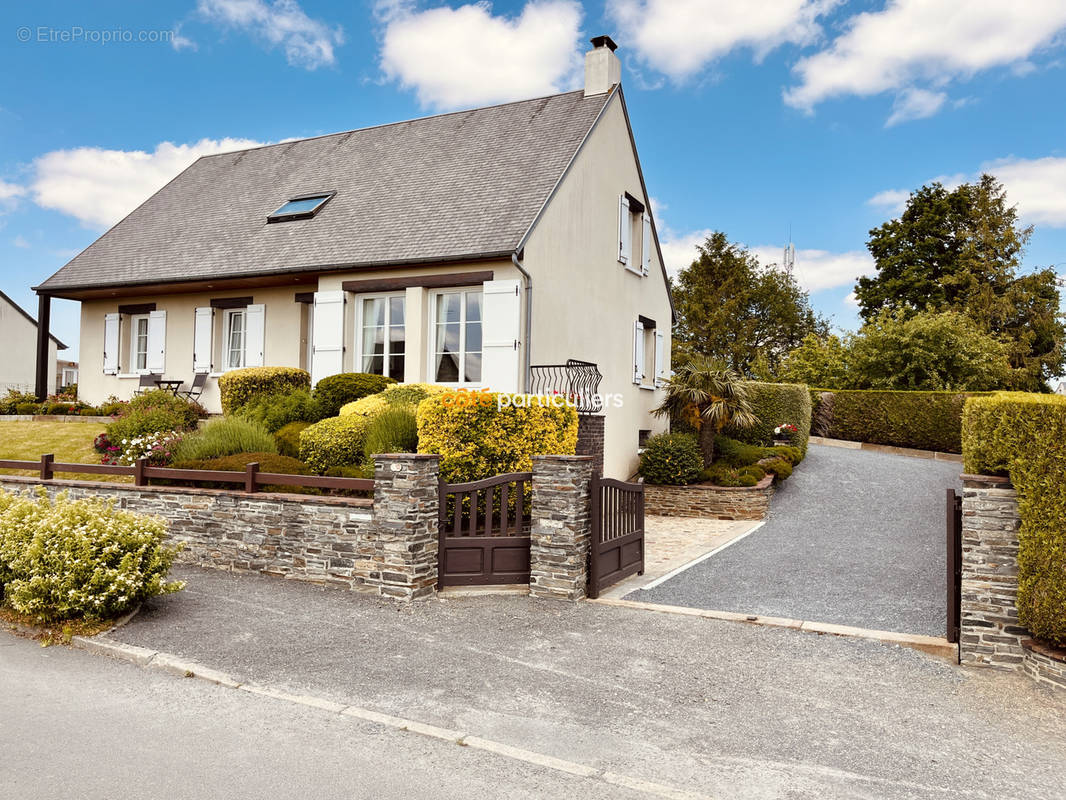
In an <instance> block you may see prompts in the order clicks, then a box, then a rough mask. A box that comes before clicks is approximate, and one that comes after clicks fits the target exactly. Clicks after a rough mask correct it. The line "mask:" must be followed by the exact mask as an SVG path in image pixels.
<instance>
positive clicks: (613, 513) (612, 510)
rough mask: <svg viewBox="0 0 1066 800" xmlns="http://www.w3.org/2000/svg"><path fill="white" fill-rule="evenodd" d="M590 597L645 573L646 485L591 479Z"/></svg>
mask: <svg viewBox="0 0 1066 800" xmlns="http://www.w3.org/2000/svg"><path fill="white" fill-rule="evenodd" d="M591 493H592V545H591V547H590V549H589V590H588V595H589V597H592V598H596V597H599V596H600V592H601V591H602V590H604V589H606V588H607V587H608V586H611V585H612V584H615V583H618V581H620V580H622V579H623V578H628V577H629V576H630V575H633V574H634V573H636V574H638V575H643V574H644V484H643V483H626V482H625V481H617V480H614V479H613V478H601V477H599V476H593V478H592V486H591Z"/></svg>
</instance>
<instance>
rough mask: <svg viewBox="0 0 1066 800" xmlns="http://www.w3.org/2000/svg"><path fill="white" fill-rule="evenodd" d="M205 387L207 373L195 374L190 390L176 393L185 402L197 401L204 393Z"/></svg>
mask: <svg viewBox="0 0 1066 800" xmlns="http://www.w3.org/2000/svg"><path fill="white" fill-rule="evenodd" d="M206 385H207V373H206V372H197V373H196V374H195V375H194V376H193V379H192V388H191V389H183V390H180V391H179V392H178V394H180V395H181V396H182V397H184V398H185V399H186V400H193V401H195V400H199V399H200V395H202V394H203V393H204V387H205V386H206Z"/></svg>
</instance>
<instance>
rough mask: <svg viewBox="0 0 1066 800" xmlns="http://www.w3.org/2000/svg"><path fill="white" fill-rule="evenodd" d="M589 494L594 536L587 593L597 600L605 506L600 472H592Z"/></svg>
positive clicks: (590, 551)
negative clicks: (602, 504)
mask: <svg viewBox="0 0 1066 800" xmlns="http://www.w3.org/2000/svg"><path fill="white" fill-rule="evenodd" d="M589 494H590V495H591V498H590V499H591V501H592V502H591V503H590V504H589V505H590V506H591V508H590V511H591V517H592V536H591V537H590V539H589V585H588V589H587V593H588V596H589V597H590V598H591V599H593V600H595V599H596V598H597V597H599V596H600V585H599V581H598V578H599V576H600V528H601V527H602V524H603V522H602V521H603V508H602V507H601V505H600V500H601V498H602V497H603V490H602V489H601V488H600V474H599V473H598V472H593V473H592V480H591V481H589Z"/></svg>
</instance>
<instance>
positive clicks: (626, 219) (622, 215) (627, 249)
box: [618, 195, 633, 264]
mask: <svg viewBox="0 0 1066 800" xmlns="http://www.w3.org/2000/svg"><path fill="white" fill-rule="evenodd" d="M632 257H633V220H632V218H631V215H630V213H629V198H627V197H626V196H625V195H622V197H621V198H620V199H619V203H618V260H619V261H621V262H622V263H623V264H628V263H629V262H630V259H632Z"/></svg>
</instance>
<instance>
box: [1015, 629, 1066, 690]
mask: <svg viewBox="0 0 1066 800" xmlns="http://www.w3.org/2000/svg"><path fill="white" fill-rule="evenodd" d="M1022 650H1023V652H1024V655H1023V660H1022V669H1024V670H1025V674H1026V675H1028V676H1029V677H1030V678H1032V679H1033V680H1034V681H1036V682H1037V683H1045V684H1048V685H1050V686H1053V687H1055V688H1056V689H1066V649H1064V648H1061V647H1049V646H1048V645H1046V644H1044V643H1043V642H1038V641H1035V640H1033V639H1026V640H1024V641H1023V642H1022Z"/></svg>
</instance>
